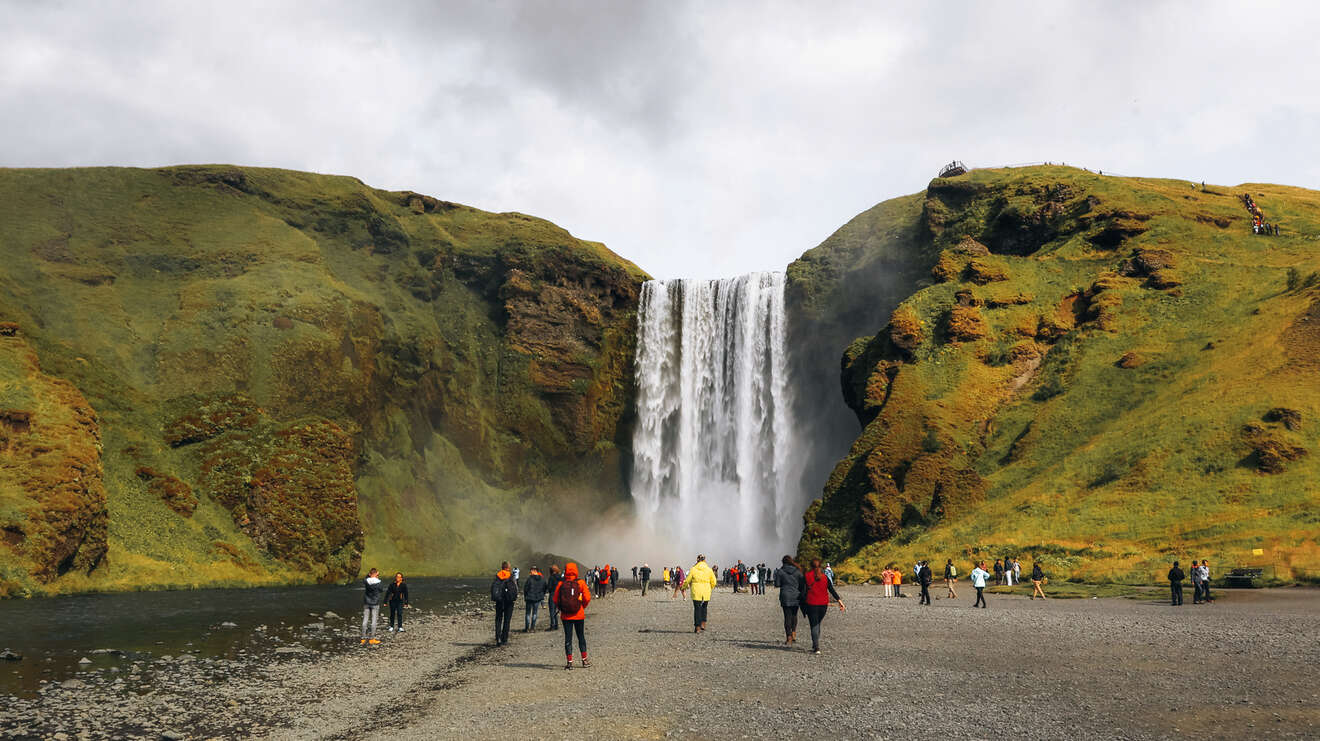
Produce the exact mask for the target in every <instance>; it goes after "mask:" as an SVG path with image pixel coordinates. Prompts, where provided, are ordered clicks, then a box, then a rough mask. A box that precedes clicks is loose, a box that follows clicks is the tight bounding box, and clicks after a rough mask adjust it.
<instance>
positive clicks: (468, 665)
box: [0, 586, 1320, 739]
mask: <svg viewBox="0 0 1320 741" xmlns="http://www.w3.org/2000/svg"><path fill="white" fill-rule="evenodd" d="M970 591H971V590H969V589H968V590H964V591H963V592H962V593H961V594H960V599H958V600H948V599H941V600H937V601H936V602H935V604H934V605H933V606H932V607H929V608H924V607H920V606H919V605H917V600H916V599H915V596H913V597H909V598H905V599H884V598H882V597H881V596H880V591H879V588H876V587H869V586H852V587H845V588H844V589H843V592H842V595H843V597H844V600H845V602H846V604H847V605H848V610H847V611H846V612H843V613H840V612H838V611H837V609H832V610H831V612H830V614H829V616H828V617H827V618H826V622H825V630H824V641H823V644H824V645H823V649H824V653H823V654H822V655H819V656H816V655H812V654H810V653H809V652H808V651H807V650H806V647H809V641H802V642H799V644H798V645H797V646H795V647H793V648H792V649H786V648H785V647H784V646H783V645H782V638H781V633H780V624H781V614H780V611H779V608H778V603H777V600H776V598H775V595H774V593H773V591H772V592H771V593H770V594H768V595H766V596H764V597H757V596H749V595H741V594H740V595H737V596H734V595H730V594H728V592H727V590H723V589H722V590H720V592H719V593H717V594H716V597H715V601H714V602H713V603H712V607H711V622H710V628H709V630H708V632H706V633H704V634H701V635H693V634H692V633H691V632H690V631H691V622H690V615H691V611H690V607H689V605H688V603H687V602H685V601H681V600H670V599H668V598H667V597H666V596H665V595H664V594H663V593H661V592H659V591H655V592H652V593H650V594H648V595H647V597H645V598H642V597H641V595H640V594H639V593H638V592H636V591H620V592H618V593H617V594H615V595H612V596H610V597H608V598H606V599H604V600H600V601H598V602H597V603H595V604H593V606H592V608H591V609H590V617H589V619H588V626H587V641H588V644H589V646H590V654H591V658H592V663H593V666H592V667H591V668H589V669H582V668H580V667H579V668H575V669H574V670H573V671H565V670H564V668H563V655H562V645H563V642H562V634H559V633H547V632H538V633H533V634H527V635H523V634H516V635H515V636H514V637H513V640H512V642H511V644H510V645H509V646H507V647H504V648H499V649H496V648H493V647H491V646H490V645H489V644H490V636H489V632H490V631H489V625H488V619H489V616H488V614H481V615H477V614H472V613H467V614H464V615H460V616H448V617H440V616H424V617H422V618H419V619H415V620H413V621H412V622H411V624H410V625H409V630H408V631H407V632H406V633H404V634H402V635H396V636H392V637H389V636H388V634H387V640H386V641H385V642H384V643H383V644H382V645H381V646H380V647H377V648H372V649H358V648H357V647H352V648H350V650H347V651H313V650H311V649H309V648H306V647H302V648H300V647H299V646H296V645H292V644H289V645H283V646H279V647H272V648H271V649H270V651H269V653H268V654H264V655H261V656H256V657H253V659H252V660H251V661H246V662H221V661H212V660H203V659H191V660H190V659H188V658H186V657H175V658H173V659H170V660H166V659H165V657H161V658H160V659H157V660H154V661H151V662H143V663H140V664H130V665H129V666H126V667H124V668H122V669H121V670H120V671H119V672H112V671H110V670H109V669H105V670H99V671H95V672H89V673H88V675H87V676H85V677H80V678H78V679H76V680H73V681H72V683H70V682H64V683H60V684H54V683H52V685H51V686H48V687H46V688H45V689H44V690H43V691H42V692H41V695H40V697H39V698H36V699H10V701H9V702H8V703H7V705H6V708H5V709H4V710H3V711H0V731H2V732H0V735H5V734H7V735H8V736H10V737H15V736H17V737H24V736H39V737H62V738H68V739H74V738H116V737H119V738H133V737H147V738H162V737H170V738H210V737H237V736H263V735H264V736H269V737H273V738H298V739H303V738H308V739H310V738H349V737H353V738H357V737H363V736H368V737H381V738H385V737H389V738H496V737H498V738H501V739H507V738H571V739H581V738H588V737H595V738H665V737H677V738H770V737H774V738H798V737H811V736H819V735H825V734H828V735H831V736H835V737H839V738H861V737H918V738H924V737H931V738H934V737H941V738H988V737H994V736H1001V737H1005V736H1006V737H1012V738H1029V739H1034V738H1039V739H1046V738H1051V739H1053V738H1062V737H1071V738H1078V737H1082V738H1100V737H1104V738H1115V737H1119V738H1172V737H1179V736H1185V735H1197V736H1202V737H1216V738H1230V737H1237V738H1241V737H1251V736H1257V737H1259V736H1270V737H1272V738H1312V737H1315V735H1316V734H1317V733H1320V689H1317V686H1318V685H1317V681H1316V680H1317V678H1320V677H1318V672H1317V669H1316V666H1317V665H1318V664H1320V645H1318V644H1317V643H1316V641H1314V640H1313V639H1312V638H1311V637H1312V636H1314V635H1316V633H1317V630H1318V629H1320V592H1317V591H1316V590H1298V589H1295V590H1255V591H1231V592H1230V591H1227V590H1221V592H1220V598H1219V600H1218V601H1217V602H1216V603H1215V604H1214V605H1212V606H1193V605H1190V604H1188V605H1186V606H1184V607H1182V608H1173V607H1169V606H1168V605H1167V604H1165V603H1162V602H1155V601H1149V600H1130V599H1116V598H1110V599H1094V600H1091V599H1086V600H1077V599H1073V600H1048V601H1044V602H1042V601H1029V600H1028V599H1026V597H1025V596H1018V595H1014V596H1000V595H992V596H991V601H990V607H989V609H986V610H977V609H972V608H971V607H970V605H971V601H972V600H971V596H970V594H969V592H970ZM350 624H351V618H345V619H344V624H343V625H344V627H345V628H348V627H349V625H350ZM516 625H517V623H516ZM519 627H520V626H519ZM347 632H349V633H351V630H348V631H347ZM801 633H802V637H803V638H804V639H805V636H806V626H805V621H804V623H803V627H802V631H801ZM344 640H346V641H349V640H350V639H349V638H347V637H345V638H344ZM804 644H806V645H805V646H804ZM277 651H281V652H280V653H277ZM135 676H136V679H134V677H135ZM144 680H149V681H145V682H144ZM134 682H138V684H136V685H135V684H134ZM134 687H136V689H134ZM59 734H63V735H62V736H60V735H59Z"/></svg>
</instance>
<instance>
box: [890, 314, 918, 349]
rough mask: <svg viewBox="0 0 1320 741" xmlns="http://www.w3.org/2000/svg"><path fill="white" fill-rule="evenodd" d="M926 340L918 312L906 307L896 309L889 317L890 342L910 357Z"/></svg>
mask: <svg viewBox="0 0 1320 741" xmlns="http://www.w3.org/2000/svg"><path fill="white" fill-rule="evenodd" d="M924 339H925V332H923V331H922V327H921V319H920V318H918V317H917V315H916V312H914V311H912V309H911V308H909V307H908V306H906V305H903V306H899V307H898V308H897V309H894V313H893V314H891V315H890V317H889V341H890V342H892V343H894V346H895V347H897V348H899V349H900V350H902V351H904V352H906V353H908V354H909V355H910V354H911V353H912V352H913V351H915V350H916V349H917V347H918V346H919V345H921V343H922V341H923V340H924Z"/></svg>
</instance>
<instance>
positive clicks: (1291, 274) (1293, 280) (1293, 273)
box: [1288, 268, 1302, 292]
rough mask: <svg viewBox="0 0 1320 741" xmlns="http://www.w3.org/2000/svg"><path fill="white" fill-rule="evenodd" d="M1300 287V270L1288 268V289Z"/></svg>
mask: <svg viewBox="0 0 1320 741" xmlns="http://www.w3.org/2000/svg"><path fill="white" fill-rule="evenodd" d="M1301 287H1302V271H1300V270H1298V269H1297V268H1288V290H1289V291H1290V292H1291V291H1296V290H1297V289H1299V288H1301Z"/></svg>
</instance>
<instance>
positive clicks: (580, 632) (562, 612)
mask: <svg viewBox="0 0 1320 741" xmlns="http://www.w3.org/2000/svg"><path fill="white" fill-rule="evenodd" d="M551 601H552V602H554V603H555V606H557V607H558V608H559V619H560V621H562V622H563V624H564V656H565V664H564V668H565V669H572V668H573V633H575V632H576V633H577V641H578V650H579V651H581V652H582V666H584V667H588V666H591V662H590V661H588V660H587V629H586V622H587V605H588V604H590V602H591V592H589V591H588V590H587V583H586V582H585V581H583V580H582V579H579V578H578V567H577V564H575V563H573V562H572V561H569V563H568V565H567V566H565V567H564V578H563V579H562V580H561V581H560V582H559V584H557V585H555V591H554V593H553V594H552V595H551Z"/></svg>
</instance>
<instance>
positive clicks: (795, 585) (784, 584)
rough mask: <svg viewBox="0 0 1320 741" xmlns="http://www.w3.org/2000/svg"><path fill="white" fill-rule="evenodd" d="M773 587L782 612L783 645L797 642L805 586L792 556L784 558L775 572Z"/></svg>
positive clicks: (800, 570)
mask: <svg viewBox="0 0 1320 741" xmlns="http://www.w3.org/2000/svg"><path fill="white" fill-rule="evenodd" d="M775 586H776V587H777V588H778V589H779V606H780V607H781V608H783V610H784V645H785V646H791V645H793V641H796V640H797V623H798V610H801V609H802V595H803V594H804V593H805V592H806V589H807V585H806V583H805V582H804V581H803V578H802V569H801V567H799V566H798V565H797V562H795V561H794V560H793V557H792V556H784V563H783V565H782V566H780V567H779V568H778V569H777V570H776V571H775Z"/></svg>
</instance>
